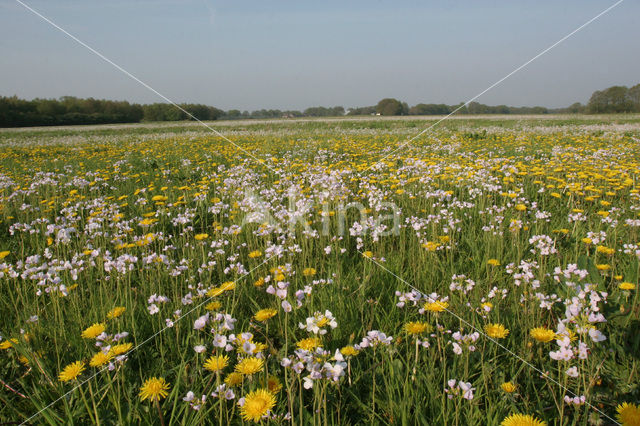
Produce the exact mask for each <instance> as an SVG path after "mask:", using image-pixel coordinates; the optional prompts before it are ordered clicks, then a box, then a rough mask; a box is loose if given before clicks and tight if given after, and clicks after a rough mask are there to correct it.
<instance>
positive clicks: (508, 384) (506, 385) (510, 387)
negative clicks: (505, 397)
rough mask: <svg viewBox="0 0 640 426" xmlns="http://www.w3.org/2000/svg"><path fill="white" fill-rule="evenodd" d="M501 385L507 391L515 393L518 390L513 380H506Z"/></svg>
mask: <svg viewBox="0 0 640 426" xmlns="http://www.w3.org/2000/svg"><path fill="white" fill-rule="evenodd" d="M500 387H501V388H502V390H503V391H505V392H506V393H513V392H515V391H516V385H514V384H513V383H511V382H504V383H503V384H501V385H500Z"/></svg>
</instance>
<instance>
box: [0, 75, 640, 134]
mask: <svg viewBox="0 0 640 426" xmlns="http://www.w3.org/2000/svg"><path fill="white" fill-rule="evenodd" d="M180 107H181V108H182V109H183V110H184V111H183V110H181V109H179V108H176V107H175V106H174V105H171V104H166V103H154V104H145V105H140V104H131V103H129V102H126V101H109V100H103V99H93V98H88V99H80V98H76V97H73V96H64V97H62V98H60V99H33V100H30V101H28V100H24V99H19V98H17V97H16V96H13V97H0V127H22V126H24V127H26V126H63V125H72V124H106V123H138V122H141V121H181V120H193V119H194V117H195V118H196V119H198V120H203V121H204V120H207V121H211V120H218V119H225V120H238V119H251V118H297V117H337V116H342V115H345V114H346V115H387V116H395V115H448V114H451V113H453V112H454V111H455V113H456V114H578V113H590V114H606V113H625V112H640V84H637V85H635V86H633V87H631V88H627V87H626V86H612V87H609V88H607V89H604V90H598V91H596V92H594V93H593V95H591V98H590V99H589V103H588V104H587V105H582V104H581V103H579V102H576V103H574V104H572V105H570V106H568V107H566V108H556V109H550V108H545V107H541V106H535V107H511V106H507V105H497V106H491V105H484V104H481V103H478V102H471V103H469V104H468V105H464V104H462V103H460V104H457V105H446V104H425V103H420V104H417V105H414V106H412V107H409V105H407V103H406V102H402V101H399V100H397V99H394V98H385V99H382V100H381V101H380V102H378V104H377V105H373V106H365V107H358V108H351V109H349V110H348V111H345V108H344V107H342V106H334V107H323V106H317V107H311V108H307V109H305V110H304V111H295V110H286V111H282V110H279V109H261V110H256V111H252V112H249V111H240V110H238V109H231V110H229V111H223V110H221V109H218V108H215V107H212V106H208V105H202V104H180ZM185 111H187V112H188V114H187V113H185Z"/></svg>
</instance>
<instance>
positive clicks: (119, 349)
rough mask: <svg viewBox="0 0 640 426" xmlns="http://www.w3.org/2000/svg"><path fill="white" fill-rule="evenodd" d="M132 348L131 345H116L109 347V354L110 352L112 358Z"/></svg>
mask: <svg viewBox="0 0 640 426" xmlns="http://www.w3.org/2000/svg"><path fill="white" fill-rule="evenodd" d="M132 347H133V344H131V343H120V344H118V345H113V346H111V349H110V350H109V352H111V353H112V354H113V355H114V356H118V355H122V354H123V353H125V352H128V351H130V350H131V348H132Z"/></svg>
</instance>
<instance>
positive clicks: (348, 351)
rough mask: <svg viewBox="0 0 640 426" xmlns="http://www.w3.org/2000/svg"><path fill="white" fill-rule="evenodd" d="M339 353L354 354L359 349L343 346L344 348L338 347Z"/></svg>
mask: <svg viewBox="0 0 640 426" xmlns="http://www.w3.org/2000/svg"><path fill="white" fill-rule="evenodd" d="M340 353H341V354H342V355H344V356H356V355H358V354H359V353H360V351H359V350H357V349H356V348H355V347H353V346H345V347H344V348H342V349H340Z"/></svg>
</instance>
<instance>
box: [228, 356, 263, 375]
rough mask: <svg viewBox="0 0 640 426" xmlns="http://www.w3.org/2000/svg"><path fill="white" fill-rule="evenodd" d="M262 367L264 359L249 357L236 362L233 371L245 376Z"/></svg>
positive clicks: (256, 371)
mask: <svg viewBox="0 0 640 426" xmlns="http://www.w3.org/2000/svg"><path fill="white" fill-rule="evenodd" d="M263 367H264V361H263V360H262V359H260V358H256V357H249V358H245V359H243V360H242V361H240V362H239V363H237V364H236V368H235V371H236V372H238V373H240V374H244V375H245V376H250V375H252V374H256V373H259V372H261V371H262V368H263Z"/></svg>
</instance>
